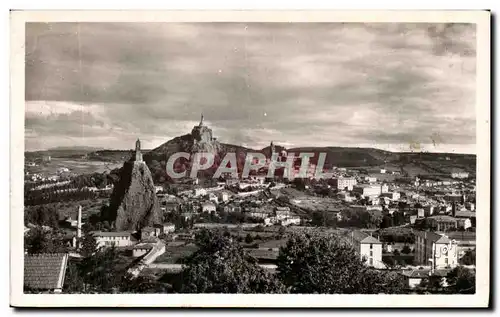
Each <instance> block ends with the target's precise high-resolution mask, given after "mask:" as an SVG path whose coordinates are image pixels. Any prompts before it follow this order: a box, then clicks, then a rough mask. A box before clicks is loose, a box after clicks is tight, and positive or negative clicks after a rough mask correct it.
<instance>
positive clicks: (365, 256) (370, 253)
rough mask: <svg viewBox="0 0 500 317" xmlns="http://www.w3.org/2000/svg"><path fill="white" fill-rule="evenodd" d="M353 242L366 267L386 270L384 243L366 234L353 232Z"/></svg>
mask: <svg viewBox="0 0 500 317" xmlns="http://www.w3.org/2000/svg"><path fill="white" fill-rule="evenodd" d="M351 242H352V243H353V245H354V247H355V248H356V250H357V252H358V253H359V256H360V257H361V259H362V260H364V261H365V263H366V265H368V266H371V267H374V268H377V269H383V268H385V264H384V263H383V262H382V242H380V240H378V239H377V238H375V237H372V236H371V235H369V234H367V233H366V232H362V231H353V232H352V233H351Z"/></svg>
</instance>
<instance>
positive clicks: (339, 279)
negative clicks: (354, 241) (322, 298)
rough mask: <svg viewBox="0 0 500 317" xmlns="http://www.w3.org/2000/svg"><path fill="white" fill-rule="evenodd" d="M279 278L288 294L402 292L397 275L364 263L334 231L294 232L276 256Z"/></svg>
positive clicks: (399, 278)
mask: <svg viewBox="0 0 500 317" xmlns="http://www.w3.org/2000/svg"><path fill="white" fill-rule="evenodd" d="M277 262H278V277H279V278H280V279H281V281H282V282H283V284H285V286H287V287H288V288H289V289H290V292H291V293H309V294H315V293H316V294H317V293H320V294H378V293H403V292H404V282H403V280H402V278H401V277H399V276H398V275H397V274H392V273H390V274H389V273H382V272H378V271H376V270H373V269H371V268H369V267H367V266H365V265H364V264H363V262H362V261H361V259H360V258H359V256H358V255H357V253H356V251H355V250H354V248H353V247H352V246H351V245H350V244H348V243H347V242H345V241H343V240H341V238H340V237H339V236H336V235H333V234H317V233H313V234H303V233H302V234H294V235H292V237H290V238H289V240H288V241H287V244H286V245H285V246H284V247H282V248H281V249H280V252H279V255H278V259H277Z"/></svg>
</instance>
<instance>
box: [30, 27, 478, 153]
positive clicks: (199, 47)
mask: <svg viewBox="0 0 500 317" xmlns="http://www.w3.org/2000/svg"><path fill="white" fill-rule="evenodd" d="M475 61H476V59H475V27H474V26H473V25H467V24H401V23H377V24H360V23H248V24H244V23H197V24H196V23H193V24H187V23H52V24H42V23H36V24H35V23H28V24H27V25H26V100H27V102H26V111H27V112H26V131H27V133H26V144H27V148H28V149H30V148H31V147H33V149H35V148H39V147H40V146H49V145H52V144H53V145H54V146H57V145H62V144H59V143H64V142H72V143H73V144H82V143H85V144H84V145H89V146H103V144H104V146H106V142H109V141H110V139H112V140H113V143H111V144H113V145H114V147H117V148H130V147H131V145H130V144H129V142H130V141H131V140H132V141H133V140H134V138H135V137H137V136H139V137H141V139H144V140H149V141H146V143H148V142H150V143H151V144H149V146H150V147H154V146H157V145H159V144H161V143H163V142H165V141H167V140H168V139H169V138H172V137H174V136H177V135H181V134H184V133H187V132H189V131H190V129H191V127H192V125H194V124H196V123H197V121H198V118H199V115H200V113H201V112H203V113H204V114H205V118H207V120H209V121H210V124H211V127H212V128H213V130H214V134H215V135H216V136H218V137H219V139H220V140H221V141H222V142H227V143H235V144H240V145H246V146H256V147H260V146H262V145H267V144H268V143H269V142H270V141H271V140H275V141H277V142H281V143H283V144H290V146H294V145H296V146H300V145H318V146H334V145H342V146H350V145H356V144H372V146H380V144H403V145H404V144H411V143H414V142H420V143H422V144H424V143H425V144H433V143H432V142H431V141H430V140H431V136H433V135H434V136H435V135H440V136H441V139H440V140H441V142H440V144H441V145H442V146H447V147H448V148H453V146H452V145H456V148H458V147H460V148H461V149H463V148H467V147H469V148H471V149H472V148H473V146H474V144H475V126H476V123H475V72H476V69H475ZM264 114H265V115H264ZM82 131H83V132H82ZM28 132H29V133H28ZM107 144H108V146H109V144H110V143H107ZM82 145H83V144H82Z"/></svg>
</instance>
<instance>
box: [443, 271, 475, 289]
mask: <svg viewBox="0 0 500 317" xmlns="http://www.w3.org/2000/svg"><path fill="white" fill-rule="evenodd" d="M446 280H447V281H448V285H449V286H448V291H449V292H451V293H453V294H475V293H476V274H475V273H474V271H472V270H470V269H468V268H466V267H463V266H457V267H456V268H454V269H453V270H451V271H450V272H449V273H448V275H447V276H446Z"/></svg>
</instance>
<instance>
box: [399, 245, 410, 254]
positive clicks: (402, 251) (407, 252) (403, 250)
mask: <svg viewBox="0 0 500 317" xmlns="http://www.w3.org/2000/svg"><path fill="white" fill-rule="evenodd" d="M401 253H403V254H410V253H411V249H410V247H409V246H408V245H405V246H403V248H402V249H401Z"/></svg>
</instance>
